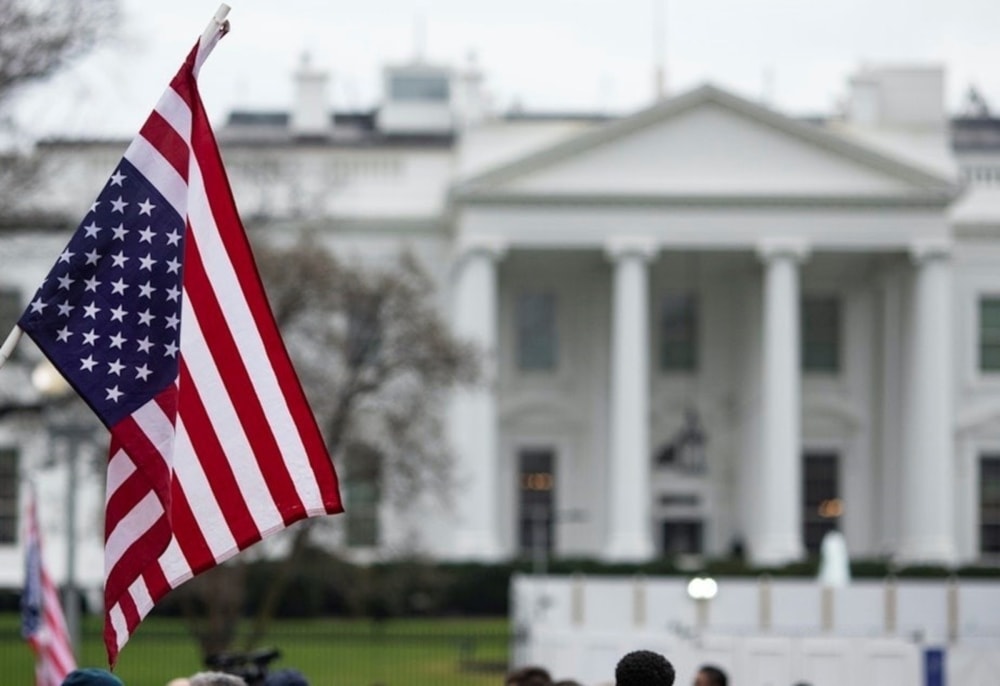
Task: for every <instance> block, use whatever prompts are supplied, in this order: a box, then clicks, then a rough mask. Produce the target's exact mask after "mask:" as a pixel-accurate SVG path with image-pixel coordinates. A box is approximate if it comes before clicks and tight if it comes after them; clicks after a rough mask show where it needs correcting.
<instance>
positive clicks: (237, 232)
mask: <svg viewBox="0 0 1000 686" xmlns="http://www.w3.org/2000/svg"><path fill="white" fill-rule="evenodd" d="M191 117H192V120H193V123H192V127H191V128H192V131H191V147H192V149H193V152H194V155H195V158H196V160H197V161H198V166H199V168H200V169H201V174H202V178H203V180H204V184H205V194H206V196H207V198H208V201H209V205H210V207H211V209H212V215H213V217H214V218H215V222H216V225H217V226H218V230H219V234H220V237H221V239H222V242H223V245H225V249H226V252H227V254H228V256H229V259H230V261H231V262H232V264H233V268H234V270H235V272H236V278H237V279H238V280H239V282H240V287H241V290H242V291H243V297H244V298H245V299H246V302H247V305H248V306H249V309H250V313H251V315H252V316H253V319H254V323H255V325H256V327H257V331H258V333H259V335H260V337H261V339H262V341H263V344H264V350H265V352H266V353H267V356H268V361H269V363H270V365H271V368H272V369H273V370H274V373H275V376H276V377H277V380H278V385H279V387H280V388H281V392H282V395H283V396H284V399H285V402H286V405H287V406H288V408H289V410H290V412H291V415H292V420H293V421H294V422H295V426H296V429H297V431H298V433H299V436H300V438H301V440H302V442H303V444H304V446H305V450H306V454H307V455H308V458H309V464H310V466H311V467H312V471H313V475H314V477H315V479H316V483H317V486H318V487H319V490H320V492H321V493H322V497H323V503H324V506H325V507H326V510H327V512H330V513H336V512H342V511H343V506H342V504H341V500H340V493H339V487H338V483H337V475H336V473H335V471H334V469H333V462H332V461H331V460H330V456H329V453H328V452H327V449H326V445H325V444H324V442H323V436H322V434H321V433H320V431H319V427H317V426H316V420H315V418H314V417H313V414H312V411H311V410H310V409H309V402H308V400H307V399H306V396H305V393H304V391H303V390H302V386H301V384H300V383H299V380H298V376H297V375H296V374H295V369H294V367H292V363H291V360H290V358H289V356H288V352H287V350H286V348H285V343H284V341H283V340H282V338H281V334H280V333H279V331H278V326H277V324H276V323H275V321H274V315H273V314H272V312H271V309H270V307H269V306H268V302H267V296H266V294H265V292H264V287H263V284H262V283H261V281H260V274H259V272H258V271H257V267H256V265H255V263H254V260H253V252H252V250H251V248H250V244H249V241H248V240H247V236H246V231H245V230H244V228H243V224H242V222H241V221H240V217H239V214H238V213H237V211H236V201H235V199H234V198H233V192H232V188H231V187H230V185H229V180H228V179H227V178H226V172H225V167H224V166H223V164H222V157H221V155H220V154H219V149H218V146H217V145H216V142H215V136H214V135H213V133H212V128H211V126H210V124H209V122H208V117H207V115H206V114H205V110H204V106H203V105H202V103H201V98H200V97H199V96H198V93H197V91H196V92H195V93H194V97H193V100H192V102H191ZM188 235H189V236H190V235H191V232H190V231H189V233H188ZM185 268H186V266H185ZM185 279H186V276H185Z"/></svg>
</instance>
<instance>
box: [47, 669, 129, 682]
mask: <svg viewBox="0 0 1000 686" xmlns="http://www.w3.org/2000/svg"><path fill="white" fill-rule="evenodd" d="M62 686H125V682H124V681H122V680H121V679H119V678H118V677H116V676H115V675H114V674H112V673H111V672H109V671H107V670H105V669H94V668H93V667H87V668H85V669H74V670H73V671H72V672H70V673H69V674H67V675H66V678H65V679H63V682H62Z"/></svg>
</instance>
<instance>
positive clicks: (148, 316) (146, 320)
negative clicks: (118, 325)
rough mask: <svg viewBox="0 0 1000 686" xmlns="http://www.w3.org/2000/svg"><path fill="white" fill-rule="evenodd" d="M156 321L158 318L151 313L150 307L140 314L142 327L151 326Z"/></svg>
mask: <svg viewBox="0 0 1000 686" xmlns="http://www.w3.org/2000/svg"><path fill="white" fill-rule="evenodd" d="M154 319H156V317H154V316H153V315H152V313H151V312H150V311H149V308H148V307H147V308H146V309H145V310H143V311H142V312H140V313H139V325H140V326H149V325H150V324H152V323H153V320H154Z"/></svg>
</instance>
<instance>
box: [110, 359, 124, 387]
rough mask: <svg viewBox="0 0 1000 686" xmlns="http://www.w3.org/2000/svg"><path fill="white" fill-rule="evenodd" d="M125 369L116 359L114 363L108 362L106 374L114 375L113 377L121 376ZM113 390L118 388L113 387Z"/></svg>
mask: <svg viewBox="0 0 1000 686" xmlns="http://www.w3.org/2000/svg"><path fill="white" fill-rule="evenodd" d="M123 369H125V365H123V364H122V361H121V359H120V358H119V359H117V360H115V361H114V362H108V374H114V375H115V376H121V375H122V370H123ZM115 388H118V387H117V386H115Z"/></svg>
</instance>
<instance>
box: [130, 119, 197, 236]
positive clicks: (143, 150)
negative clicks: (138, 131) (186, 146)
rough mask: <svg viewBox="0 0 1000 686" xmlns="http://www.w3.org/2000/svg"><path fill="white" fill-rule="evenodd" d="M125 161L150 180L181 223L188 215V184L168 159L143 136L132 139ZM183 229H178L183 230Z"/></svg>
mask: <svg viewBox="0 0 1000 686" xmlns="http://www.w3.org/2000/svg"><path fill="white" fill-rule="evenodd" d="M125 159H127V160H128V161H129V162H131V163H132V164H133V165H135V168H136V169H138V170H139V172H140V173H141V174H142V175H143V176H145V177H146V179H148V180H149V182H150V183H151V184H153V186H155V187H156V190H158V191H159V192H160V194H161V195H162V196H163V197H164V198H165V199H166V201H167V203H169V204H170V206H171V207H173V208H174V211H175V212H177V214H179V215H180V217H181V221H184V217H185V216H186V215H187V184H186V183H185V182H184V177H182V176H181V175H180V174H178V173H177V170H176V169H174V168H173V166H172V165H171V164H170V163H169V162H167V159H166V158H165V157H164V156H163V155H161V154H160V153H159V151H158V150H157V149H156V148H155V147H153V145H152V143H150V142H149V141H147V140H146V139H145V138H143V137H142V135H138V136H136V137H135V138H133V139H132V143H131V144H130V145H129V146H128V149H127V150H126V151H125ZM182 228H183V227H178V229H182Z"/></svg>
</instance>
